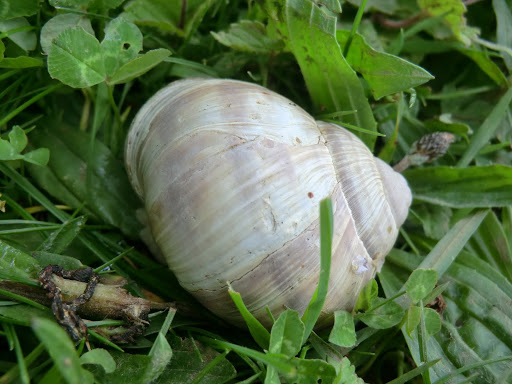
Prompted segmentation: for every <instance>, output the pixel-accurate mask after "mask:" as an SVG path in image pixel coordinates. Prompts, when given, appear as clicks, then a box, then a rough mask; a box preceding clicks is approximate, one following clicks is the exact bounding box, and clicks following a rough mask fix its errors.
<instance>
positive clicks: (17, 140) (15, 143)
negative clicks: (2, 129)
mask: <svg viewBox="0 0 512 384" xmlns="http://www.w3.org/2000/svg"><path fill="white" fill-rule="evenodd" d="M9 142H10V143H11V145H12V147H13V148H14V150H15V151H16V152H18V153H20V152H21V151H23V150H24V149H25V147H26V146H27V143H28V140H27V135H25V131H23V129H21V127H20V126H19V125H15V126H14V127H12V129H11V132H9Z"/></svg>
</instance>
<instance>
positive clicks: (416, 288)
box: [405, 269, 437, 303]
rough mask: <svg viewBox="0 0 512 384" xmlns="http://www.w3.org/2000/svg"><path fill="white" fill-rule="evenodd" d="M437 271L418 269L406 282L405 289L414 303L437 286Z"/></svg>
mask: <svg viewBox="0 0 512 384" xmlns="http://www.w3.org/2000/svg"><path fill="white" fill-rule="evenodd" d="M436 283H437V272H436V271H435V270H434V269H416V270H414V271H413V273H411V276H409V279H407V281H406V283H405V291H406V293H407V295H408V296H409V298H410V299H411V301H412V302H413V303H417V302H418V301H420V300H422V299H424V298H425V297H426V296H427V295H428V294H429V293H430V292H431V291H432V290H433V289H434V287H435V286H436Z"/></svg>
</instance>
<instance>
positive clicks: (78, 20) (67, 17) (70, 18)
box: [40, 13, 94, 53]
mask: <svg viewBox="0 0 512 384" xmlns="http://www.w3.org/2000/svg"><path fill="white" fill-rule="evenodd" d="M76 27H81V28H82V29H83V30H84V31H85V32H87V33H89V34H90V35H91V36H94V30H93V29H92V26H91V21H90V20H89V19H88V18H87V17H84V16H80V15H77V14H74V13H64V14H60V15H57V16H55V17H52V18H51V19H50V20H48V21H47V22H46V24H45V25H43V28H41V34H40V42H41V48H43V52H45V53H48V51H49V50H50V47H51V46H52V42H53V40H55V38H56V37H57V36H59V34H60V33H61V32H62V31H64V30H66V29H69V28H76Z"/></svg>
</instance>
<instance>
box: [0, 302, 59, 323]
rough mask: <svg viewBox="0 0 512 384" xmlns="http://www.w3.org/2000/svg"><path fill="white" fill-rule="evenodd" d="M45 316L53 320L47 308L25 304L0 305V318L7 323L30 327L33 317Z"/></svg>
mask: <svg viewBox="0 0 512 384" xmlns="http://www.w3.org/2000/svg"><path fill="white" fill-rule="evenodd" d="M40 318H45V319H48V320H50V321H54V319H55V317H54V316H53V313H52V312H51V311H50V309H49V308H47V310H46V311H45V310H43V309H42V308H41V309H40V308H35V307H33V306H31V305H27V304H16V305H2V306H0V320H1V321H4V322H6V323H8V324H15V325H21V326H23V327H30V324H31V321H32V320H34V319H40Z"/></svg>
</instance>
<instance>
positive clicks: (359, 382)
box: [335, 357, 364, 384]
mask: <svg viewBox="0 0 512 384" xmlns="http://www.w3.org/2000/svg"><path fill="white" fill-rule="evenodd" d="M335 383H336V384H364V381H363V379H361V378H360V377H359V376H357V375H356V368H355V367H354V366H353V365H352V364H351V363H350V360H349V359H348V358H346V357H344V358H343V359H342V360H341V364H340V366H339V369H338V375H337V376H336V380H335Z"/></svg>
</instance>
